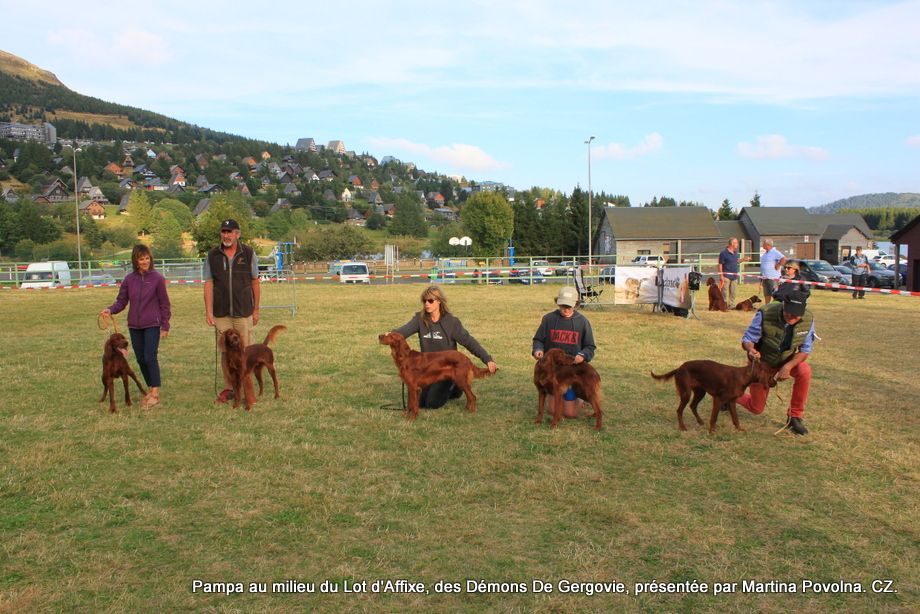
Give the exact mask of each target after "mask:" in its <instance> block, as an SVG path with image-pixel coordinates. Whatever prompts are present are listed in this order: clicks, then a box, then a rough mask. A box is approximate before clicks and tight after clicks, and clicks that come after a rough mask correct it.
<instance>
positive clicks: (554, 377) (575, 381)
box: [533, 348, 604, 430]
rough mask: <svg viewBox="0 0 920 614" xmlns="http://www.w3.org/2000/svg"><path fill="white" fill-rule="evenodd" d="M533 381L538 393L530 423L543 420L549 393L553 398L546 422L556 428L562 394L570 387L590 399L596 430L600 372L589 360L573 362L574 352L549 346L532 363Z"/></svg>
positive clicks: (580, 396)
mask: <svg viewBox="0 0 920 614" xmlns="http://www.w3.org/2000/svg"><path fill="white" fill-rule="evenodd" d="M533 385H534V386H536V387H537V394H538V397H537V419H536V420H534V424H542V423H543V406H544V405H545V404H546V397H548V396H549V397H551V398H552V399H553V419H552V420H551V421H550V423H549V426H550V428H556V425H557V424H559V420H560V419H561V418H562V394H563V393H564V392H565V391H566V390H567V389H568V388H572V389H574V390H575V394H577V395H578V398H580V399H584V400H586V401H588V402H589V403H591V407H593V408H594V413H593V414H592V416H594V417H595V418H597V421H596V422H595V424H594V428H596V429H598V430H600V428H601V419H602V417H603V415H604V412H603V411H602V410H601V401H602V398H601V376H600V375H599V374H598V372H597V369H595V368H594V367H592V366H591V365H590V364H588V363H586V362H583V363H580V364H577V365H576V364H575V357H574V356H569V355H568V354H566V353H565V352H563V351H562V350H560V349H559V348H553V349H551V350H549V351H548V352H546V353H545V354H543V356H542V357H541V358H540V360H538V361H537V364H536V365H534V368H533Z"/></svg>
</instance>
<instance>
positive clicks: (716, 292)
mask: <svg viewBox="0 0 920 614" xmlns="http://www.w3.org/2000/svg"><path fill="white" fill-rule="evenodd" d="M706 286H707V287H708V288H709V311H728V305H726V304H725V299H724V298H723V297H722V288H720V287H719V284H717V283H716V280H715V279H713V278H712V277H710V278H709V279H707V280H706Z"/></svg>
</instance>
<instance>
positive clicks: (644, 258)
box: [632, 254, 664, 266]
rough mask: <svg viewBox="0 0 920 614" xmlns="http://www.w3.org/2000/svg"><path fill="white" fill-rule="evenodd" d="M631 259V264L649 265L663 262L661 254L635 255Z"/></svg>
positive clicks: (658, 264) (659, 264)
mask: <svg viewBox="0 0 920 614" xmlns="http://www.w3.org/2000/svg"><path fill="white" fill-rule="evenodd" d="M632 261H633V264H646V265H650V266H661V265H662V264H664V258H662V257H661V256H649V255H647V254H642V255H640V256H636V257H635V258H633V259H632Z"/></svg>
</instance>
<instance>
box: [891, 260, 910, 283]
mask: <svg viewBox="0 0 920 614" xmlns="http://www.w3.org/2000/svg"><path fill="white" fill-rule="evenodd" d="M905 264H906V263H905V262H904V261H903V260H902V261H901V267H900V268H901V270H900V271H899V272H900V274H901V284H900V285H902V286H906V285H907V266H905ZM888 270H889V271H891V272H892V273H894V264H893V263H892V264H890V265H889V266H888Z"/></svg>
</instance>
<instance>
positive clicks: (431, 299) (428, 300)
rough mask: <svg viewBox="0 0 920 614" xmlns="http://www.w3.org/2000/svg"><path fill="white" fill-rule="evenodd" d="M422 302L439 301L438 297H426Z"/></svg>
mask: <svg viewBox="0 0 920 614" xmlns="http://www.w3.org/2000/svg"><path fill="white" fill-rule="evenodd" d="M422 302H423V303H437V302H438V299H436V298H426V299H422Z"/></svg>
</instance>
